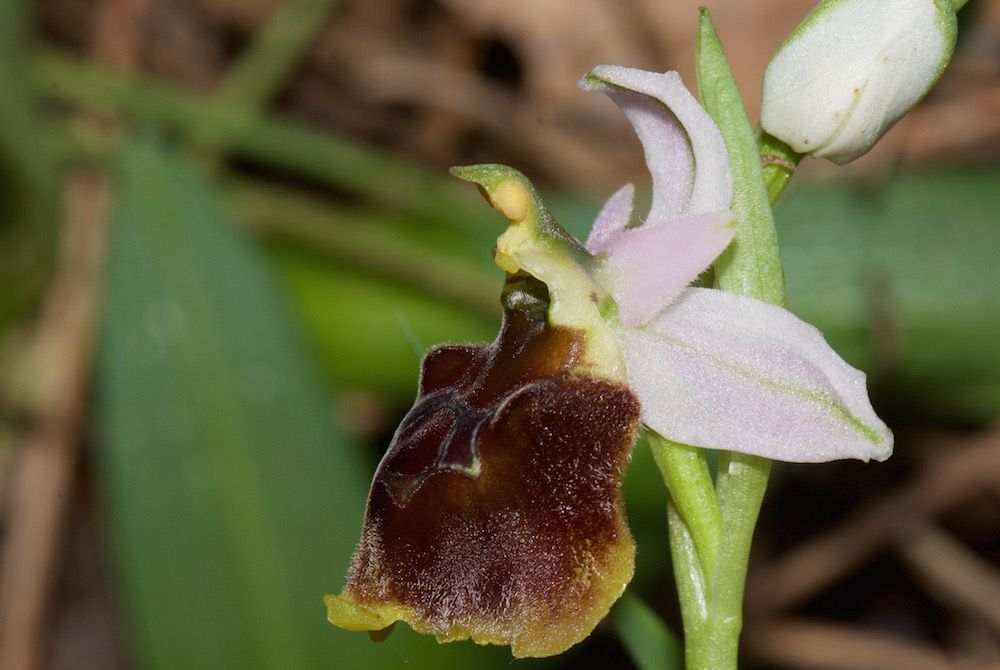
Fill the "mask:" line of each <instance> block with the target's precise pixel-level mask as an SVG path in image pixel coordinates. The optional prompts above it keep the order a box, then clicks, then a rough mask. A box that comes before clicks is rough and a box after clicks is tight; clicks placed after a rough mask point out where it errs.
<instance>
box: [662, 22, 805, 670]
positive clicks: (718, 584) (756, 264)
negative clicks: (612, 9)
mask: <svg viewBox="0 0 1000 670" xmlns="http://www.w3.org/2000/svg"><path fill="white" fill-rule="evenodd" d="M696 61H697V71H698V87H699V96H700V98H701V102H702V104H703V106H704V107H705V109H706V111H707V112H708V113H709V114H710V115H711V116H712V118H713V119H714V120H715V122H716V123H717V124H718V126H719V129H720V131H721V132H722V135H723V139H724V140H725V142H726V148H727V150H728V152H729V155H730V161H731V166H732V170H733V182H734V193H733V205H732V206H733V212H734V213H735V214H736V215H737V217H738V218H739V219H740V225H739V227H738V228H737V231H736V234H735V236H734V239H735V243H734V244H732V245H731V246H730V247H729V248H728V249H727V251H726V253H724V254H723V255H722V256H720V257H719V259H718V260H717V261H716V263H715V275H716V282H717V285H718V287H719V288H720V289H722V290H724V291H729V292H733V293H740V294H743V295H747V296H749V297H752V298H756V299H758V300H763V301H766V302H771V303H774V304H779V305H780V304H781V303H782V302H784V281H783V276H782V273H781V258H780V252H779V247H778V242H777V235H776V233H775V227H774V216H773V214H772V211H771V203H772V202H773V201H774V200H775V199H776V198H777V197H778V195H779V194H780V193H781V191H782V190H784V188H785V186H786V185H787V184H788V181H789V179H790V178H791V175H792V174H793V173H794V169H795V166H796V165H797V164H798V161H799V159H800V156H798V155H797V154H795V153H794V152H793V151H792V150H791V149H790V148H789V147H787V145H784V144H783V143H781V142H780V141H777V140H774V139H773V138H770V137H769V136H768V135H766V134H763V135H761V137H760V139H759V140H758V138H756V137H755V135H754V133H753V131H752V129H751V128H750V124H749V121H748V120H747V117H746V112H745V111H744V109H743V105H742V101H741V98H740V95H739V91H738V90H737V88H736V84H735V81H734V80H733V76H732V71H731V70H730V68H729V64H728V61H727V60H726V57H725V54H724V52H723V50H722V44H721V42H720V40H719V38H718V35H717V34H716V32H715V27H714V25H713V24H712V19H711V16H710V15H709V13H708V10H706V9H702V10H701V18H700V22H699V27H698V42H697V59H696ZM762 164H763V169H762ZM650 445H651V448H652V449H653V455H654V457H655V458H656V462H657V465H659V467H660V471H661V473H662V474H663V478H664V483H665V484H666V485H667V488H668V490H669V492H670V499H669V502H668V510H667V513H668V527H669V533H670V547H671V556H672V559H673V563H674V574H675V579H676V580H677V585H678V594H679V597H680V601H681V615H682V619H683V622H684V639H685V659H686V665H687V668H688V670H727V669H729V668H732V669H733V670H735V668H736V667H737V658H738V652H739V636H740V631H741V629H742V622H743V590H744V585H745V582H746V571H747V564H748V561H749V557H750V546H751V544H752V541H753V532H754V528H755V526H756V523H757V516H758V514H759V511H760V505H761V502H762V501H763V498H764V492H765V491H766V489H767V482H768V477H769V474H770V471H771V461H770V460H769V459H766V458H762V457H760V456H754V455H750V454H741V453H736V452H721V453H720V456H719V469H718V475H717V478H716V481H715V482H714V484H713V482H712V480H711V477H710V475H709V472H708V467H707V459H706V457H705V454H704V451H703V450H700V449H693V448H691V447H688V446H685V445H681V444H677V443H674V442H671V441H669V440H667V439H665V438H663V437H661V436H659V435H655V434H654V435H652V436H651V439H650Z"/></svg>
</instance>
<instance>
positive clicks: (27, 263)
mask: <svg viewBox="0 0 1000 670" xmlns="http://www.w3.org/2000/svg"><path fill="white" fill-rule="evenodd" d="M28 10H29V5H28V3H25V2H19V1H17V0H0V63H2V64H3V65H0V333H3V331H4V330H5V326H6V325H7V324H8V323H9V322H10V320H11V319H12V318H15V317H16V316H17V314H18V312H19V311H20V310H21V309H23V308H24V307H25V306H26V305H28V304H29V303H30V302H31V301H32V300H33V299H34V298H35V297H36V296H37V294H38V292H39V291H40V289H41V288H42V286H43V285H44V282H45V280H46V278H47V277H48V272H49V270H50V268H51V263H52V259H53V255H54V254H53V247H54V240H55V224H56V217H57V213H58V202H59V197H58V192H57V189H56V181H55V170H54V163H53V159H52V156H51V155H50V154H49V152H48V151H47V148H48V147H47V146H46V142H45V139H46V138H45V135H44V133H43V130H42V127H41V124H40V123H39V122H38V106H37V102H38V101H37V100H36V97H35V90H34V87H33V86H32V85H31V82H30V81H29V79H28V76H27V75H28V74H29V73H30V72H31V63H32V61H33V55H34V52H33V49H32V47H33V44H32V32H31V30H30V28H29V26H30V21H29V17H28ZM15 64H16V65H15Z"/></svg>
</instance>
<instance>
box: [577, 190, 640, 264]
mask: <svg viewBox="0 0 1000 670" xmlns="http://www.w3.org/2000/svg"><path fill="white" fill-rule="evenodd" d="M634 201H635V186H633V185H632V184H625V185H624V186H622V187H621V188H620V189H618V190H617V191H616V192H615V194H614V195H613V196H611V197H610V198H608V201H607V202H606V203H604V207H602V208H601V211H600V213H598V215H597V218H596V219H594V225H593V226H592V227H591V229H590V235H588V236H587V243H586V244H585V245H584V246H585V247H586V248H587V251H589V252H590V253H591V254H594V255H595V256H596V255H597V254H600V253H604V252H605V251H606V250H607V249H606V247H607V243H608V241H609V240H610V239H611V238H612V237H614V236H615V235H616V234H617V233H620V232H621V231H623V230H625V227H626V226H628V224H629V221H631V220H632V206H633V205H632V203H633V202H634Z"/></svg>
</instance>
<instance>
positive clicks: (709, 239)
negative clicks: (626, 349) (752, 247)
mask: <svg viewBox="0 0 1000 670" xmlns="http://www.w3.org/2000/svg"><path fill="white" fill-rule="evenodd" d="M735 228H736V219H735V218H734V217H733V215H732V214H731V213H730V212H716V213H713V214H702V215H701V216H691V217H685V218H682V219H675V220H673V221H662V222H659V223H656V224H647V225H645V226H642V227H641V228H635V229H632V230H625V231H622V232H620V233H618V234H617V235H615V236H613V237H612V238H611V239H610V240H608V242H607V243H606V244H605V245H604V250H605V251H606V252H607V254H608V257H607V260H606V261H605V265H604V272H605V277H604V283H605V285H606V286H608V289H609V291H610V292H611V295H612V296H614V298H615V300H616V301H617V302H618V319H619V320H620V321H621V322H622V323H624V324H626V325H640V324H643V323H646V322H647V321H649V320H650V319H652V318H653V317H654V316H656V313H657V312H659V311H660V310H661V309H663V308H664V307H665V306H666V305H668V304H669V303H670V302H671V301H672V300H673V299H674V298H676V297H677V295H678V294H679V293H680V292H681V291H682V290H684V288H685V287H686V286H687V285H688V284H690V283H691V282H692V281H694V280H695V278H697V277H698V275H700V274H701V273H702V272H704V271H705V269H706V268H707V267H708V266H709V265H710V264H711V263H712V261H714V260H715V259H716V257H717V256H718V255H719V254H720V253H722V250H723V249H725V248H726V245H728V244H729V241H730V240H731V239H732V237H733V231H734V230H735Z"/></svg>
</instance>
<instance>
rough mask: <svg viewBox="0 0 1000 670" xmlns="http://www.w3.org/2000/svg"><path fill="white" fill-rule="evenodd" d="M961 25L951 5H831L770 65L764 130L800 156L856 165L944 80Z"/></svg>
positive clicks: (926, 0)
mask: <svg viewBox="0 0 1000 670" xmlns="http://www.w3.org/2000/svg"><path fill="white" fill-rule="evenodd" d="M956 23H957V21H956V16H955V8H954V5H953V3H952V0H824V1H823V2H821V3H820V4H819V5H818V6H817V7H816V8H815V9H814V10H813V11H812V13H811V14H810V15H809V16H808V17H806V19H805V21H803V22H802V23H801V24H800V25H799V27H798V28H796V29H795V32H793V33H792V34H791V35H790V36H789V37H788V39H787V40H785V43H784V44H783V45H782V46H781V48H780V49H779V50H778V52H777V53H776V54H775V55H774V57H773V58H772V59H771V62H770V64H769V65H768V67H767V72H766V73H765V74H764V96H763V103H762V106H761V121H760V122H761V126H762V127H763V128H764V130H766V131H767V132H768V133H770V134H771V135H773V136H775V137H777V138H778V139H780V140H782V141H784V142H785V143H787V144H788V145H790V146H791V147H792V148H793V149H795V150H796V151H798V152H799V153H806V154H811V155H813V156H816V157H819V158H827V159H829V160H831V161H833V162H834V163H840V164H843V163H847V162H849V161H852V160H854V159H855V158H857V157H858V156H860V155H862V154H864V153H865V152H867V151H868V150H869V149H871V147H872V145H874V144H875V142H877V141H878V139H879V138H880V137H882V135H884V134H885V132H886V131H888V130H889V128H891V127H892V126H893V124H895V123H896V121H898V120H899V118H900V117H901V116H903V114H905V113H906V112H907V111H908V110H909V109H910V108H911V107H913V105H915V104H916V103H917V101H918V100H920V98H922V97H923V96H924V94H925V93H927V91H928V90H929V89H930V88H931V86H933V85H934V82H936V81H937V79H938V77H939V76H941V72H942V71H943V70H944V68H945V66H946V65H947V64H948V60H949V59H950V58H951V53H952V51H953V50H954V47H955V38H956V35H957V25H956Z"/></svg>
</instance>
